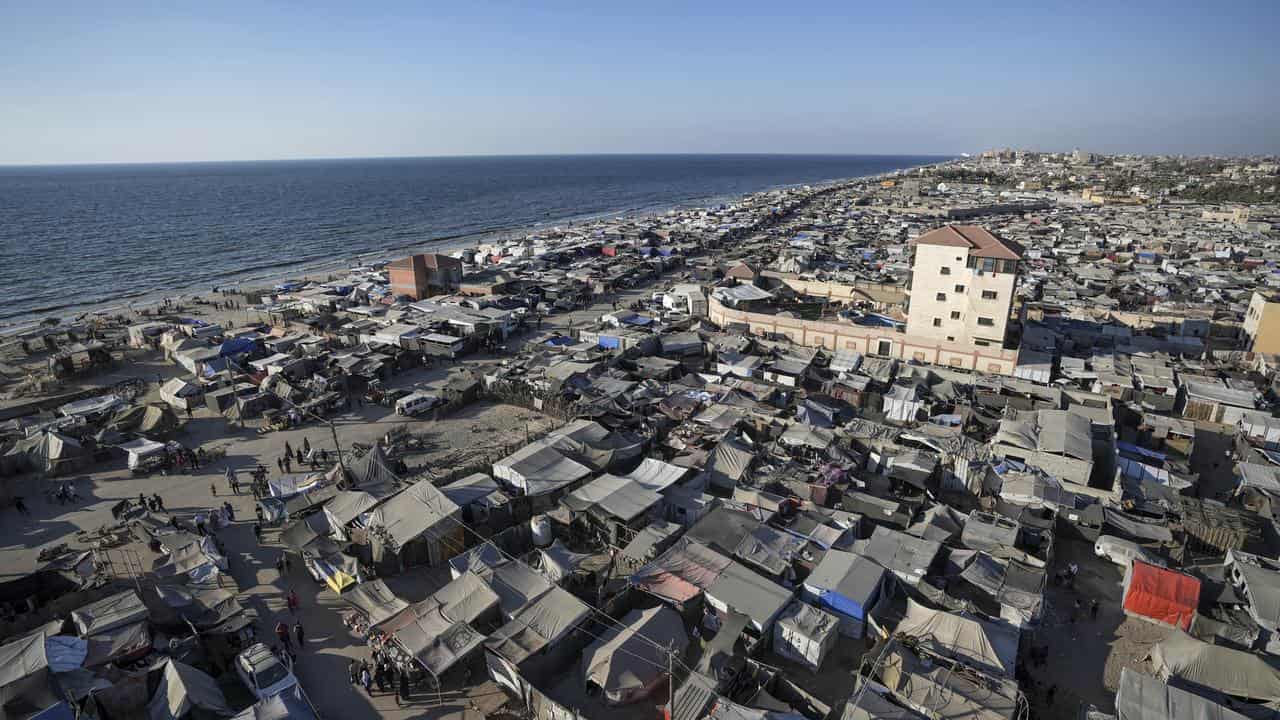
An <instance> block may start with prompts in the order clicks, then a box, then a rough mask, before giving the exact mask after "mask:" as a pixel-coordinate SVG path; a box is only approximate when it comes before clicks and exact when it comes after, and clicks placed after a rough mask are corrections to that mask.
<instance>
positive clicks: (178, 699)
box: [147, 660, 235, 720]
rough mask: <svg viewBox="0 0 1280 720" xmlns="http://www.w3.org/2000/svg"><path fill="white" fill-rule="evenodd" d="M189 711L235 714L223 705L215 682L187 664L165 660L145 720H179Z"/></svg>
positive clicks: (222, 699)
mask: <svg viewBox="0 0 1280 720" xmlns="http://www.w3.org/2000/svg"><path fill="white" fill-rule="evenodd" d="M193 708H200V709H202V710H205V711H208V712H210V713H213V714H215V715H221V716H223V717H230V716H231V715H234V714H235V713H234V712H233V711H232V710H231V707H230V706H228V705H227V699H226V698H225V697H223V695H222V690H220V689H218V682H217V681H216V680H214V679H213V678H211V677H209V676H208V675H206V674H205V673H203V672H201V671H199V670H197V669H195V668H193V667H191V666H190V665H186V664H184V663H180V662H178V661H176V660H169V661H167V662H166V663H165V666H164V675H163V676H161V678H160V686H159V687H158V688H156V694H155V695H154V696H152V698H151V702H150V703H149V704H148V706H147V717H148V718H149V720H179V718H182V717H185V716H186V715H187V713H189V712H191V710H192V709H193Z"/></svg>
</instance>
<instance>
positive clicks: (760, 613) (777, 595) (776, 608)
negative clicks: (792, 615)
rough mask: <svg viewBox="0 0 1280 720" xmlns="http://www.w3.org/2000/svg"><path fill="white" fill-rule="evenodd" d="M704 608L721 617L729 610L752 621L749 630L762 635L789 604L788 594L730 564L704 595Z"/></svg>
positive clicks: (745, 569)
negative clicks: (705, 600) (714, 611)
mask: <svg viewBox="0 0 1280 720" xmlns="http://www.w3.org/2000/svg"><path fill="white" fill-rule="evenodd" d="M704 594H705V596H706V599H707V605H709V606H711V607H712V608H715V610H716V612H717V613H719V614H721V615H724V614H725V613H728V612H729V611H730V610H733V611H737V612H740V613H742V614H743V615H746V616H747V617H749V618H751V626H752V627H754V628H755V630H756V632H758V633H761V634H764V633H766V632H768V631H769V628H770V627H772V625H773V621H774V620H775V619H776V618H777V617H778V615H779V614H781V613H782V610H783V608H785V607H786V606H787V603H789V602H791V591H790V590H788V589H786V588H784V587H782V586H781V585H779V584H777V583H775V582H770V581H769V580H766V579H765V578H764V577H762V576H761V575H759V574H758V573H756V572H755V571H753V570H751V569H750V568H748V567H747V566H746V565H743V564H742V563H739V562H734V561H732V560H730V561H729V564H728V565H726V566H725V567H724V569H723V570H721V571H720V574H719V575H718V576H716V579H715V580H713V581H712V582H711V585H710V586H709V587H708V588H707V589H706V592H705V593H704Z"/></svg>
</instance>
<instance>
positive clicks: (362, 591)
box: [342, 580, 409, 625]
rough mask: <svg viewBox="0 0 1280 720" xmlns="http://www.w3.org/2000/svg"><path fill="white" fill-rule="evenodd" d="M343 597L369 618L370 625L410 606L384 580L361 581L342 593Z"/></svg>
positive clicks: (380, 621)
mask: <svg viewBox="0 0 1280 720" xmlns="http://www.w3.org/2000/svg"><path fill="white" fill-rule="evenodd" d="M342 599H343V600H346V601H347V602H349V603H351V604H352V605H354V606H355V607H356V608H358V609H359V610H360V611H361V612H363V613H364V614H365V616H366V617H368V618H369V624H370V625H378V624H379V623H382V622H384V621H386V620H389V619H391V617H393V616H394V615H396V614H397V613H399V612H401V611H402V610H404V609H406V608H408V607H409V603H407V602H405V601H404V600H402V599H400V598H399V597H398V596H397V595H396V594H395V593H393V592H391V588H389V587H387V584H386V583H385V582H383V581H382V580H370V581H368V582H364V583H361V584H359V585H357V586H355V587H353V588H351V590H350V591H348V592H346V593H344V594H343V595H342Z"/></svg>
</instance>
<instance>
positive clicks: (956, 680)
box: [880, 649, 1021, 720]
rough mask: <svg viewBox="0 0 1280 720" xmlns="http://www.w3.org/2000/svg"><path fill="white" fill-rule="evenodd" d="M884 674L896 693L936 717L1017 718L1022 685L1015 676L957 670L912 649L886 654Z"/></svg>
mask: <svg viewBox="0 0 1280 720" xmlns="http://www.w3.org/2000/svg"><path fill="white" fill-rule="evenodd" d="M880 676H881V681H882V682H883V683H884V685H885V686H886V687H888V688H889V690H890V691H891V692H893V693H894V695H895V696H897V697H899V698H901V699H902V700H903V701H905V702H906V703H909V704H910V705H912V706H913V707H920V708H925V709H927V710H928V711H929V715H928V716H929V717H934V718H949V719H956V720H958V719H961V718H972V719H973V720H997V719H1005V718H1013V717H1017V711H1018V708H1019V705H1020V704H1021V703H1020V696H1021V693H1019V692H1018V684H1017V683H1016V682H1015V681H1013V680H1011V679H1005V678H999V677H993V676H990V675H977V674H974V673H963V672H954V671H953V670H952V669H951V668H950V667H948V666H947V665H946V664H944V663H938V662H929V661H927V660H924V659H922V658H919V657H917V656H916V655H915V654H913V653H911V652H910V651H908V650H902V649H899V650H894V651H893V652H889V653H885V655H884V659H883V662H882V664H881V671H880Z"/></svg>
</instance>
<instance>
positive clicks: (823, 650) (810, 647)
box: [773, 600, 840, 672]
mask: <svg viewBox="0 0 1280 720" xmlns="http://www.w3.org/2000/svg"><path fill="white" fill-rule="evenodd" d="M839 637H840V629H839V621H838V620H837V619H836V616H835V615H832V614H830V613H825V612H823V611H821V610H819V609H817V608H815V607H813V606H812V605H808V604H805V603H803V602H800V601H798V600H797V601H795V602H792V603H791V604H790V605H788V606H787V607H786V609H785V610H783V611H782V614H781V615H779V616H778V621H777V622H776V623H774V625H773V651H774V652H776V653H778V654H779V655H781V656H782V657H784V658H787V659H788V660H791V661H793V662H797V663H800V664H801V665H804V666H806V667H808V668H809V669H811V670H813V671H815V672H816V671H817V670H818V669H819V668H821V667H822V661H823V660H824V659H825V658H826V656H827V653H828V652H830V651H831V648H833V647H835V644H836V641H837V640H838V639H839Z"/></svg>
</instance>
